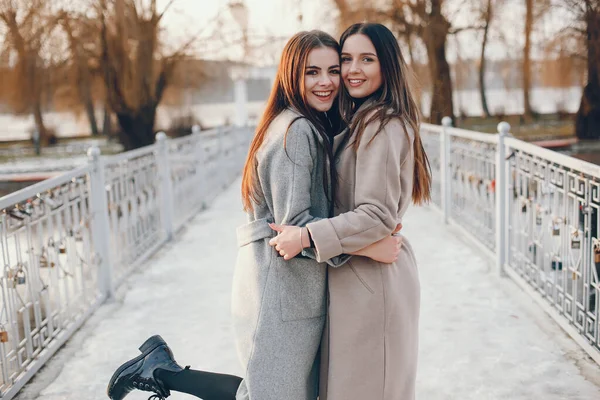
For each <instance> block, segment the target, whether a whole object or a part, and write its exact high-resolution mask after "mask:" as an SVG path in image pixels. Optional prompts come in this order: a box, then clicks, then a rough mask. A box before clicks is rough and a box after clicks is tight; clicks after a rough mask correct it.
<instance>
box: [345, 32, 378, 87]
mask: <svg viewBox="0 0 600 400" xmlns="http://www.w3.org/2000/svg"><path fill="white" fill-rule="evenodd" d="M342 79H343V80H344V85H345V86H346V89H347V90H348V93H349V94H350V96H352V97H354V98H355V99H362V98H365V97H368V96H370V95H372V94H373V93H375V92H376V91H377V90H378V89H379V88H380V87H381V83H382V79H381V65H380V64H379V59H378V58H377V51H375V46H373V43H372V42H371V40H370V39H369V38H368V37H367V36H365V35H363V34H360V33H359V34H356V35H352V36H350V37H348V38H347V39H346V41H345V42H344V47H343V48H342Z"/></svg>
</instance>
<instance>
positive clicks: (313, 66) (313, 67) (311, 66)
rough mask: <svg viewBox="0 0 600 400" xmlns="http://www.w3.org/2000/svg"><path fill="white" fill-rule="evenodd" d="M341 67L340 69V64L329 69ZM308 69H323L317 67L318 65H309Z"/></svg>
mask: <svg viewBox="0 0 600 400" xmlns="http://www.w3.org/2000/svg"><path fill="white" fill-rule="evenodd" d="M339 67H340V64H335V65H332V66H330V67H328V68H327V69H331V68H339ZM306 69H321V67H317V66H316V65H309V66H307V67H306Z"/></svg>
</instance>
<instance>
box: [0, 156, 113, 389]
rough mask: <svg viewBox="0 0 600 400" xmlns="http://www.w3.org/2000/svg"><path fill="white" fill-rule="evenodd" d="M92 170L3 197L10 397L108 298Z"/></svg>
mask: <svg viewBox="0 0 600 400" xmlns="http://www.w3.org/2000/svg"><path fill="white" fill-rule="evenodd" d="M88 170H89V168H88V167H87V166H86V167H83V168H80V169H77V170H74V171H72V172H69V173H67V174H65V175H63V176H60V177H58V178H54V179H51V180H48V181H45V182H42V183H41V184H39V185H36V186H38V187H37V188H33V187H30V188H25V189H23V190H21V191H20V192H17V193H16V194H14V195H13V196H8V197H4V198H3V199H1V200H0V201H1V207H2V210H3V213H2V214H1V215H0V239H1V243H0V249H1V252H2V262H3V265H4V267H3V272H2V275H1V278H0V293H1V294H2V297H1V298H0V364H1V368H2V371H1V373H2V375H1V376H0V393H1V397H2V398H6V395H7V393H9V394H10V393H14V392H16V390H17V389H18V388H20V386H22V381H21V382H19V380H20V379H21V380H22V377H23V376H24V375H26V374H27V373H28V371H29V370H30V368H31V364H32V363H34V362H35V361H36V359H38V358H39V357H40V355H41V354H42V352H47V351H48V349H49V347H54V349H55V348H57V347H59V346H60V345H61V344H62V342H64V340H66V337H67V336H68V332H69V330H71V329H72V327H73V326H77V325H79V324H81V323H82V322H83V320H84V319H85V318H86V316H87V315H88V314H89V313H90V312H91V310H93V309H95V308H96V306H97V305H98V304H99V303H100V301H101V300H102V299H103V294H102V293H101V292H100V291H99V290H98V285H97V275H98V254H97V252H96V249H95V247H94V245H93V238H92V231H91V222H92V212H91V211H90V191H89V174H88ZM65 334H67V335H65ZM15 385H17V387H15ZM11 389H12V390H11Z"/></svg>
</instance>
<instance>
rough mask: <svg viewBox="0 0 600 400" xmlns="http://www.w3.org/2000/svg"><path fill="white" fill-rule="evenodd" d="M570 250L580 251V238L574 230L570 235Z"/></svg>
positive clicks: (577, 231)
mask: <svg viewBox="0 0 600 400" xmlns="http://www.w3.org/2000/svg"><path fill="white" fill-rule="evenodd" d="M571 249H573V250H579V249H581V236H580V235H579V230H578V229H576V230H574V231H573V233H572V234H571Z"/></svg>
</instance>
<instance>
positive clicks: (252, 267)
mask: <svg viewBox="0 0 600 400" xmlns="http://www.w3.org/2000/svg"><path fill="white" fill-rule="evenodd" d="M298 117H300V118H298ZM288 127H289V130H288ZM286 131H287V137H285V136H286ZM284 140H285V147H284ZM320 140H321V139H320V137H319V136H318V134H317V132H316V129H314V128H313V127H312V125H311V124H310V123H309V122H308V120H306V119H305V118H301V116H300V114H297V113H296V112H295V111H292V110H286V111H284V112H282V113H281V114H280V115H279V116H278V117H276V119H275V120H274V121H273V122H272V123H271V125H270V126H269V128H268V130H267V134H266V137H265V141H264V142H263V144H262V145H261V147H260V149H259V150H258V152H257V155H256V161H257V163H258V167H257V169H258V181H259V184H260V190H261V194H262V198H263V199H264V201H262V202H261V204H259V205H255V207H254V210H253V212H251V213H249V215H248V223H247V224H246V225H243V226H241V227H239V228H238V230H237V235H238V245H239V252H238V258H237V262H236V266H235V272H234V279H233V295H232V315H233V326H234V335H235V340H236V346H237V350H238V354H239V357H240V359H241V362H242V365H243V367H244V369H245V379H244V380H243V381H242V384H241V385H240V387H239V389H238V392H237V397H236V398H237V399H238V400H247V399H252V400H314V399H316V398H317V395H318V393H317V389H318V388H317V386H318V385H317V378H318V371H319V362H318V361H319V357H317V354H318V351H319V345H320V341H321V336H322V332H323V327H324V322H325V314H326V306H325V296H326V275H325V274H326V265H325V264H324V263H318V262H317V261H315V260H313V259H310V258H306V257H296V258H294V259H292V260H290V261H284V259H283V258H281V257H279V256H278V254H277V252H276V250H275V249H274V248H273V247H271V246H270V245H269V240H270V238H272V237H274V236H275V234H274V232H273V231H272V230H271V228H270V227H269V226H268V223H269V222H276V223H278V224H289V225H297V226H304V225H306V224H307V223H309V222H313V221H316V220H318V219H320V218H326V217H327V216H328V204H329V202H328V200H327V197H326V194H325V189H324V187H323V174H324V173H326V171H327V170H328V169H324V168H323V167H322V165H323V159H324V157H325V153H324V150H323V147H322V146H321V144H320Z"/></svg>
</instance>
